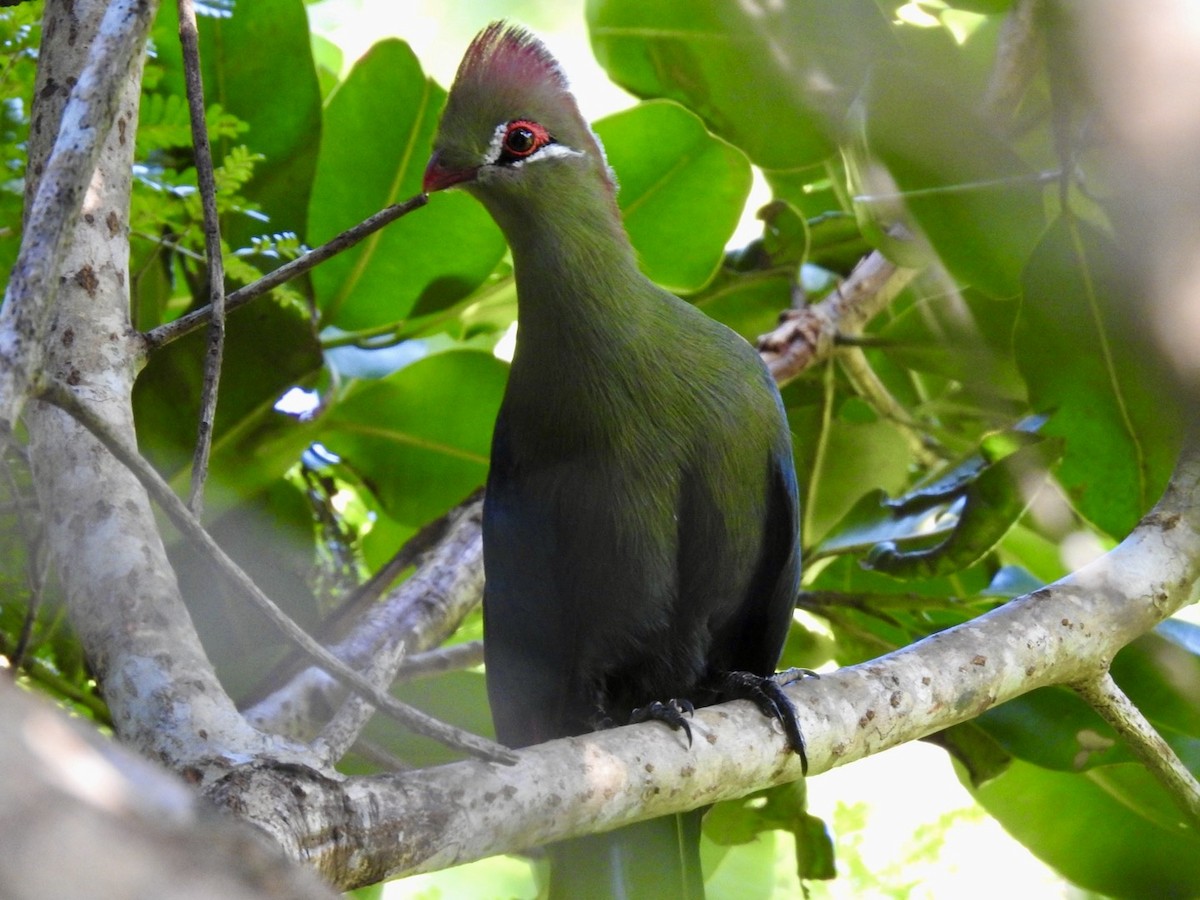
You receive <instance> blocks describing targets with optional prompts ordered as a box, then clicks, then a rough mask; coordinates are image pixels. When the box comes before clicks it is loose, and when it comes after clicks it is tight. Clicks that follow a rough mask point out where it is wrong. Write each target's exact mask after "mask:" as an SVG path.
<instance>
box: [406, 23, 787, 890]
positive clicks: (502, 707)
mask: <svg viewBox="0 0 1200 900" xmlns="http://www.w3.org/2000/svg"><path fill="white" fill-rule="evenodd" d="M448 188H460V189H464V190H466V191H467V192H468V193H469V194H471V195H472V196H474V197H475V198H476V199H477V200H478V201H480V202H481V203H482V204H483V206H484V207H485V208H486V209H487V211H488V212H489V213H490V215H491V217H492V218H493V219H494V220H495V222H496V223H497V224H498V225H499V227H500V229H501V230H502V231H503V233H504V236H505V238H506V240H507V242H508V245H509V248H510V251H511V254H512V262H513V270H514V278H515V282H516V291H517V340H516V348H515V351H514V354H513V357H512V361H511V368H510V371H509V377H508V383H507V387H506V390H505V393H504V397H503V400H502V401H501V405H500V410H499V413H498V416H497V419H496V424H495V430H494V433H493V439H492V450H491V461H490V466H489V470H488V476H487V484H486V490H485V500H484V514H483V553H484V572H485V588H484V600H483V617H484V668H485V673H486V680H487V690H488V699H489V704H490V706H491V709H492V717H493V722H494V725H495V731H496V736H497V738H498V739H499V740H500V741H502V742H503V743H505V744H506V745H508V746H510V747H514V748H519V747H525V746H529V745H532V744H536V743H541V742H543V741H547V740H550V739H553V738H560V737H568V736H577V735H582V734H586V733H589V732H591V731H594V730H596V729H598V728H605V727H610V726H614V725H624V724H627V723H630V722H640V721H647V720H657V721H661V722H665V723H666V724H667V725H670V726H671V727H673V728H675V729H677V730H682V731H683V732H685V733H686V736H687V738H688V741H689V743H690V741H691V731H692V729H691V726H690V724H689V722H688V718H689V716H690V714H691V713H692V711H693V709H694V707H697V706H705V705H711V704H713V703H716V702H721V701H724V700H728V699H733V698H746V699H750V700H753V701H754V702H755V703H756V704H757V705H758V707H759V708H760V709H761V710H762V711H763V712H764V713H765V714H767V715H770V716H772V717H773V718H775V719H777V720H778V721H779V722H780V723H781V724H782V726H783V730H784V732H785V734H786V735H787V738H788V741H789V744H790V745H791V747H792V749H794V750H795V751H796V752H797V753H799V754H801V759H802V763H803V766H804V768H805V770H806V769H807V759H806V758H805V756H804V741H803V736H802V734H801V732H800V727H799V724H798V722H797V715H796V711H795V708H794V707H793V705H792V703H791V701H790V700H789V699H788V698H787V696H786V695H785V693H784V691H783V689H782V685H783V684H785V683H786V682H787V681H790V680H794V678H795V674H794V671H793V672H792V673H782V674H776V672H775V667H776V664H777V663H778V660H779V656H780V653H781V650H782V647H783V642H784V639H785V637H786V635H787V630H788V626H789V623H790V622H791V618H792V612H793V610H794V607H795V599H796V595H797V591H798V589H799V578H800V548H799V536H798V535H799V524H798V522H799V501H798V491H797V484H796V474H795V468H794V463H793V455H792V444H791V433H790V430H789V428H788V425H787V418H786V414H785V411H784V407H783V403H782V401H781V399H780V395H779V391H778V389H777V387H776V385H775V383H774V381H773V380H772V378H771V376H770V375H769V373H768V372H767V369H766V367H765V366H764V364H763V362H762V360H761V358H760V357H759V355H758V353H757V352H756V351H755V350H754V348H753V347H751V345H750V344H749V343H748V342H747V341H746V340H745V339H744V338H742V337H741V336H740V335H738V334H736V333H735V332H733V331H732V330H730V329H729V328H727V327H726V326H724V325H722V324H720V323H718V322H716V321H715V320H713V319H712V318H710V317H709V316H707V315H705V314H704V313H703V312H702V311H700V310H699V309H697V308H696V307H695V306H693V305H692V304H690V303H687V302H685V301H684V300H681V299H680V298H678V297H676V296H674V295H673V294H671V293H669V292H668V291H666V290H664V289H662V288H660V287H658V286H657V285H655V284H654V283H653V282H652V281H650V280H649V279H648V278H646V277H645V276H644V275H643V274H642V272H641V271H640V270H639V268H638V261H637V255H636V253H635V251H634V249H633V247H632V245H631V244H630V240H629V238H628V236H627V234H626V232H625V229H624V227H623V225H622V221H621V215H620V211H619V208H618V205H617V199H616V197H617V184H616V179H615V177H614V174H613V172H612V171H611V170H610V168H609V166H608V163H607V160H606V158H605V154H604V150H603V147H602V145H601V142H600V140H599V138H598V137H597V136H596V134H595V133H594V132H593V131H592V130H591V128H590V127H589V126H588V124H587V121H586V120H585V119H584V117H583V116H582V114H581V113H580V110H579V108H578V105H577V103H576V101H575V99H574V97H573V95H572V94H571V91H570V87H569V85H568V82H567V78H566V76H565V74H564V72H563V70H562V68H561V67H560V65H559V64H558V62H557V61H556V60H555V58H554V57H553V56H552V55H551V53H550V52H549V50H548V49H547V48H546V46H545V45H544V44H543V43H542V42H541V41H540V40H539V39H537V38H536V37H534V36H533V35H532V34H531V33H529V32H528V31H526V30H524V29H523V28H521V27H519V26H516V25H511V24H508V23H505V22H493V23H492V24H490V25H488V26H487V27H486V28H484V29H483V30H482V31H481V32H480V33H479V34H478V35H477V36H476V37H475V39H474V40H473V41H472V42H471V44H470V45H469V47H468V49H467V51H466V53H465V55H464V57H463V60H462V62H461V64H460V66H459V68H458V71H457V74H456V75H455V78H454V81H453V83H452V85H451V88H450V90H449V92H448V95H447V99H446V103H445V107H444V109H443V112H442V117H441V120H440V122H439V125H438V128H437V132H436V136H435V138H434V141H433V150H432V154H431V156H430V159H429V163H428V166H427V168H426V170H425V173H424V179H423V190H424V192H425V193H426V194H430V193H433V192H436V191H441V190H445V189H448ZM699 842H700V812H693V813H688V814H683V815H681V816H666V817H661V818H656V819H650V820H648V821H644V822H640V823H636V824H634V825H631V826H624V827H622V828H619V829H616V830H614V831H611V832H608V833H606V834H599V835H591V836H586V837H583V838H576V839H570V840H566V841H563V842H560V843H558V844H554V845H551V846H550V847H549V848H548V853H549V856H550V860H551V875H550V896H551V897H563V898H567V897H570V898H588V897H596V898H609V897H630V898H633V897H654V898H656V900H659V898H664V897H666V898H671V897H686V898H693V897H702V896H703V890H704V889H703V878H702V874H701V872H700V859H699Z"/></svg>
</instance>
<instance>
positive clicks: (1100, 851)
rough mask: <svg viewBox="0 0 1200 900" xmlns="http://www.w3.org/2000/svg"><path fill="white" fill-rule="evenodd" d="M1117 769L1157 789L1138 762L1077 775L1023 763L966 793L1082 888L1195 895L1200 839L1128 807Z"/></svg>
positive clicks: (1199, 883) (1199, 882)
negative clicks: (1114, 778) (1115, 773)
mask: <svg viewBox="0 0 1200 900" xmlns="http://www.w3.org/2000/svg"><path fill="white" fill-rule="evenodd" d="M1116 768H1128V769H1130V770H1131V774H1133V775H1135V776H1136V774H1137V773H1138V772H1140V773H1141V777H1143V778H1144V780H1143V784H1142V786H1143V788H1144V789H1145V790H1154V789H1155V786H1154V785H1152V784H1151V783H1149V776H1147V775H1145V772H1144V770H1143V769H1141V767H1140V766H1138V765H1137V764H1134V763H1126V764H1124V765H1123V766H1121V767H1109V768H1108V769H1098V770H1095V772H1089V773H1087V774H1080V775H1074V774H1066V773H1063V772H1055V771H1051V770H1049V769H1043V768H1039V767H1038V766H1035V765H1032V764H1030V763H1026V762H1022V761H1020V760H1016V761H1014V762H1013V764H1012V765H1011V766H1010V767H1009V768H1008V769H1007V770H1006V771H1005V772H1004V774H1002V775H1001V776H1000V777H998V778H994V779H992V780H991V781H989V782H987V783H986V784H984V785H983V786H982V787H980V788H978V789H971V787H970V785H969V784H967V787H968V789H969V790H972V793H973V794H974V795H975V798H976V799H977V800H978V801H979V802H980V804H982V805H983V807H984V809H986V810H987V811H988V812H989V813H991V814H992V815H993V816H994V817H995V818H996V819H998V820H999V821H1000V824H1001V825H1003V826H1004V828H1005V830H1006V831H1008V832H1009V833H1010V834H1012V835H1013V837H1015V838H1016V839H1017V840H1019V841H1020V842H1021V843H1022V844H1024V845H1025V846H1026V847H1028V848H1029V850H1030V851H1032V852H1033V853H1034V855H1036V856H1037V857H1038V858H1040V859H1042V860H1043V861H1045V862H1046V863H1048V864H1050V865H1051V866H1053V867H1054V868H1055V869H1057V870H1058V871H1059V872H1060V873H1061V874H1062V875H1064V876H1065V877H1067V878H1069V879H1070V880H1071V881H1073V882H1075V883H1076V884H1078V885H1079V886H1081V887H1084V888H1086V889H1088V890H1092V891H1097V892H1099V893H1101V894H1104V895H1106V896H1112V897H1128V898H1142V897H1179V898H1183V897H1194V896H1196V895H1197V893H1200V837H1197V835H1196V833H1195V831H1194V830H1189V829H1186V828H1182V827H1179V826H1177V825H1172V826H1167V825H1164V824H1163V823H1162V821H1161V819H1159V818H1158V817H1156V816H1155V817H1151V816H1147V815H1143V814H1141V813H1140V812H1139V811H1138V810H1137V809H1134V808H1131V807H1130V806H1129V805H1128V804H1127V803H1126V802H1125V797H1124V796H1122V794H1123V793H1124V791H1123V790H1122V791H1118V790H1116V789H1115V786H1114V785H1113V784H1112V781H1111V778H1112V775H1111V772H1112V770H1113V769H1116ZM964 783H966V782H965V780H964ZM1163 799H1164V800H1165V797H1164V798H1163ZM1178 818H1179V817H1178V816H1177V817H1175V821H1176V822H1177V821H1178Z"/></svg>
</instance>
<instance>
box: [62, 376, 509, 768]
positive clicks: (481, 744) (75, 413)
mask: <svg viewBox="0 0 1200 900" xmlns="http://www.w3.org/2000/svg"><path fill="white" fill-rule="evenodd" d="M41 399H43V400H45V401H46V402H48V403H52V404H54V405H55V406H57V407H59V408H60V409H62V410H63V411H64V412H67V413H68V414H70V415H71V416H72V417H73V418H74V419H75V420H76V421H78V422H79V423H80V424H81V425H83V426H84V427H85V428H87V430H88V431H90V432H91V433H92V434H93V436H95V438H96V439H97V440H98V441H100V443H102V444H104V446H105V447H107V448H108V450H109V452H110V453H112V454H113V456H114V457H116V458H117V459H118V460H120V462H121V463H122V464H123V465H124V466H125V467H126V468H128V469H129V471H130V472H132V473H133V474H134V476H135V477H136V478H137V479H138V481H140V482H141V483H142V486H143V487H145V489H146V491H147V493H149V494H150V496H151V497H152V498H153V499H154V501H155V502H156V503H157V504H158V505H159V508H160V509H162V510H163V512H165V513H166V514H167V517H168V518H169V519H170V520H171V522H172V524H174V525H175V527H176V528H178V529H179V530H180V531H181V532H182V533H183V534H184V535H185V536H186V537H187V538H188V540H190V541H191V542H192V543H193V544H194V545H195V547H196V548H197V549H198V550H200V551H201V552H202V553H203V554H204V556H206V557H207V558H208V560H209V561H210V562H211V563H212V564H213V565H214V566H216V567H217V569H218V570H219V571H220V572H221V574H222V575H224V576H225V577H227V578H228V579H229V580H230V582H231V583H233V584H234V585H235V586H236V587H237V588H238V589H239V590H241V591H242V592H243V593H244V594H245V596H246V597H247V598H249V599H250V600H251V601H252V602H253V603H254V605H255V606H257V607H258V609H259V610H260V611H262V612H263V613H264V614H265V615H266V616H267V618H269V619H270V620H271V622H272V623H273V624H274V625H275V626H276V627H277V628H278V629H279V630H280V631H282V632H283V634H284V635H285V636H286V637H287V638H288V639H289V640H290V641H292V642H293V643H295V644H296V645H297V646H299V647H300V648H302V649H303V650H304V651H305V652H306V653H308V655H309V656H310V657H312V659H313V660H314V661H315V662H316V663H317V664H318V665H319V666H321V668H323V669H325V670H326V671H327V672H329V673H330V674H331V675H333V676H334V677H336V678H337V679H338V680H339V681H341V682H342V683H343V684H344V685H346V687H348V688H350V689H351V690H353V691H354V692H355V693H357V694H360V695H362V696H363V697H364V698H366V699H367V700H369V701H370V702H371V703H372V704H373V705H375V706H377V707H379V708H381V709H383V710H384V711H386V712H387V713H388V714H389V715H390V716H392V717H393V718H395V719H396V720H397V721H398V722H400V723H402V724H403V725H405V726H406V727H407V728H410V729H412V730H413V731H415V732H417V733H418V734H423V735H425V736H426V737H429V738H431V739H433V740H435V741H438V742H439V743H442V744H445V745H446V746H448V747H454V748H455V749H458V750H462V751H464V752H466V753H470V754H473V755H475V756H479V757H481V758H483V759H488V760H492V761H496V762H510V761H511V760H512V759H513V754H512V751H510V750H508V749H507V748H506V747H502V746H500V745H499V744H497V743H495V742H494V741H489V740H487V739H486V738H481V737H478V736H477V735H472V734H469V733H467V732H464V731H461V730H460V729H457V728H454V727H452V726H450V725H447V724H445V723H444V722H439V721H438V720H437V719H435V718H433V717H432V716H430V715H427V714H426V713H423V712H421V711H420V710H418V709H415V708H413V707H411V706H409V705H407V704H405V703H401V702H400V701H399V700H396V699H395V698H394V697H392V696H391V695H390V694H388V693H387V692H386V691H385V690H382V689H381V688H379V687H376V686H375V685H373V684H371V683H370V682H368V681H367V680H366V679H365V678H363V677H362V676H361V675H359V674H358V672H356V671H355V670H354V669H352V668H350V667H349V666H348V665H346V664H345V663H344V662H342V661H341V660H340V659H338V658H337V657H336V656H334V655H333V654H332V653H330V652H329V651H328V650H326V649H325V648H324V647H322V646H321V645H320V644H319V643H317V642H316V641H315V640H313V638H312V637H310V636H309V635H308V634H307V633H306V632H305V631H304V630H303V629H301V628H300V627H299V626H298V625H296V624H295V623H294V622H293V621H292V620H291V619H290V618H288V616H287V615H286V614H285V613H284V612H283V611H282V610H281V609H280V608H279V607H278V606H276V605H275V603H274V602H273V601H272V600H271V599H270V598H269V597H267V595H266V594H264V593H263V592H262V590H261V589H260V588H259V587H258V585H256V584H255V583H254V581H253V580H252V579H251V578H250V576H248V575H247V574H246V573H245V572H244V571H243V570H242V569H241V568H240V567H239V566H238V565H237V564H236V563H235V562H234V561H233V560H232V559H230V558H229V556H228V555H227V554H226V553H225V551H224V550H222V549H221V547H220V546H219V545H218V544H217V542H216V541H215V540H213V538H212V535H210V534H209V533H208V532H207V531H206V530H205V529H204V527H203V526H202V525H201V524H200V522H199V521H198V520H197V519H196V517H195V516H193V515H192V514H191V512H189V511H188V509H187V507H186V506H185V505H184V504H183V501H182V500H180V499H179V498H178V497H177V496H176V495H175V492H174V491H172V490H171V487H170V485H168V484H167V483H166V482H165V481H164V480H163V479H162V477H161V476H160V475H159V474H158V472H156V471H155V470H154V468H153V467H152V466H151V465H150V464H149V463H148V462H146V460H145V459H144V458H143V457H142V456H141V455H140V454H139V453H137V452H136V451H135V450H132V449H130V448H128V447H126V446H125V445H124V444H123V443H122V441H121V440H120V438H118V437H116V436H115V435H113V434H112V432H111V431H110V430H109V429H108V426H107V425H106V424H105V422H104V421H103V420H102V419H100V418H99V417H98V416H96V415H95V413H93V412H92V411H91V410H90V409H89V408H88V407H87V406H86V405H84V404H83V403H82V402H80V400H79V399H78V398H77V397H75V395H74V394H72V393H71V392H70V391H69V390H67V389H66V388H65V387H64V386H63V385H61V384H59V383H58V382H56V381H50V382H48V383H47V384H46V385H45V386H44V387H43V389H42V393H41Z"/></svg>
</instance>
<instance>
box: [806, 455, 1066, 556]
mask: <svg viewBox="0 0 1200 900" xmlns="http://www.w3.org/2000/svg"><path fill="white" fill-rule="evenodd" d="M997 443H1004V444H1006V445H1007V446H1004V447H1002V448H1001V449H1000V450H999V451H998V452H997V451H996V450H994V449H992V448H990V447H989V446H988V445H989V444H991V445H995V444H997ZM1061 452H1062V447H1061V441H1057V440H1053V439H1046V438H1043V437H1040V436H1035V435H1028V434H1025V433H1023V432H1013V433H1010V434H1006V435H993V436H991V437H990V438H989V440H988V441H986V442H985V448H984V450H983V451H982V452H981V453H979V454H976V455H975V456H973V457H972V458H970V459H969V460H967V461H966V462H965V463H963V464H961V465H959V466H958V467H956V468H955V469H953V470H951V472H949V473H948V474H947V475H946V476H944V477H942V478H940V479H938V481H936V482H934V483H933V484H931V485H929V486H926V487H923V488H918V489H916V490H914V491H912V492H910V493H908V494H906V495H905V496H903V497H900V498H899V499H896V500H889V499H888V498H887V497H885V496H883V495H882V494H881V493H879V492H874V493H870V494H867V495H866V496H864V497H863V498H862V500H860V501H859V502H858V503H857V504H855V507H854V509H852V510H851V511H850V512H849V513H848V514H847V516H846V518H845V519H844V520H843V521H842V522H841V523H839V525H838V527H837V528H836V529H834V531H833V532H832V533H831V534H830V535H828V536H827V537H826V539H825V540H824V541H823V542H822V543H821V545H820V546H819V547H818V548H817V550H816V552H817V553H818V554H826V553H841V552H847V551H849V550H856V551H859V552H861V551H863V550H867V549H868V548H869V552H868V553H867V557H866V559H865V560H864V562H863V565H865V566H867V567H868V568H872V569H875V570H877V571H880V572H886V573H887V574H889V575H893V576H895V577H897V578H914V577H925V578H928V577H937V576H939V575H949V574H951V573H953V572H957V571H960V570H962V569H965V568H967V567H968V566H971V565H973V564H974V563H975V562H977V561H978V560H979V559H980V558H981V557H982V556H983V555H984V554H985V553H987V552H988V551H990V550H991V549H992V548H993V547H995V546H996V544H998V543H999V542H1000V541H1001V539H1002V538H1003V537H1004V535H1005V534H1007V533H1008V530H1009V529H1010V528H1012V527H1013V525H1014V524H1015V523H1016V521H1017V519H1018V518H1020V517H1021V516H1022V515H1023V514H1024V513H1025V511H1026V510H1027V509H1028V508H1029V505H1030V504H1031V503H1032V502H1033V499H1034V496H1035V495H1036V493H1037V490H1038V488H1039V487H1040V485H1041V482H1042V480H1043V479H1044V478H1045V477H1046V474H1047V471H1048V469H1049V467H1050V466H1052V465H1053V464H1054V462H1055V461H1056V460H1057V459H1058V456H1059V455H1060V454H1061Z"/></svg>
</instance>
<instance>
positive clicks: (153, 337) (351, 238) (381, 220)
mask: <svg viewBox="0 0 1200 900" xmlns="http://www.w3.org/2000/svg"><path fill="white" fill-rule="evenodd" d="M427 202H429V198H428V197H427V196H426V195H425V194H418V195H417V196H415V197H412V198H410V199H408V200H405V201H404V202H403V203H394V204H392V205H391V206H388V207H385V208H384V209H381V210H380V211H379V212H377V213H375V214H374V215H373V216H370V217H369V218H367V219H364V220H363V221H362V222H360V223H359V224H357V225H355V226H354V227H353V228H348V229H346V230H345V231H343V232H342V233H341V234H339V235H338V236H337V237H335V238H332V239H331V240H329V241H327V242H325V243H324V244H322V245H321V246H320V247H317V248H316V249H314V250H310V251H308V252H307V253H305V254H304V255H303V256H300V257H297V258H296V259H293V260H292V261H291V262H288V263H284V264H283V265H282V266H280V267H279V268H278V269H275V270H273V271H271V272H268V273H267V274H266V275H264V276H263V277H262V278H260V279H258V281H255V282H252V283H251V284H248V285H246V286H245V287H242V288H238V289H237V290H236V291H234V292H233V293H231V294H230V295H229V296H228V297H226V298H225V309H226V311H227V312H233V310H235V309H237V308H238V307H240V306H244V305H245V304H247V303H249V302H250V301H251V300H254V299H256V298H258V297H261V296H262V295H263V294H265V293H267V291H269V290H271V289H272V288H276V287H279V285H281V284H283V283H284V282H287V281H290V280H291V279H293V278H295V277H296V276H297V275H302V274H303V273H305V272H307V271H308V270H309V269H311V268H313V267H314V266H317V265H320V264H321V263H323V262H325V260H327V259H329V258H330V257H333V256H337V254H339V253H341V252H342V251H343V250H349V249H350V248H351V247H353V246H354V245H355V244H357V243H358V242H359V241H361V240H362V239H363V238H365V237H367V236H368V235H370V234H371V233H373V232H376V231H378V230H379V229H380V228H382V227H383V226H385V225H387V224H389V223H391V222H394V221H395V220H396V219H399V218H400V217H401V216H406V215H408V214H409V213H410V212H412V211H413V210H414V209H420V208H421V207H422V206H424V205H425V204H426V203H427ZM211 315H212V308H211V307H209V306H206V307H204V308H203V309H198V310H196V311H195V312H191V313H188V314H187V315H186V316H180V317H179V318H178V319H176V320H175V321H173V322H167V323H166V324H165V325H159V326H158V327H157V328H153V329H151V330H150V331H147V332H146V334H145V335H144V337H145V342H146V347H147V349H148V350H157V349H158V348H159V347H162V346H164V345H166V344H169V343H171V341H175V340H178V339H179V338H181V337H183V336H184V335H185V334H191V333H192V332H193V331H195V330H196V329H197V328H199V327H201V326H202V325H203V324H204V323H205V322H207V321H208V319H209V317H210V316H211Z"/></svg>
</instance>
